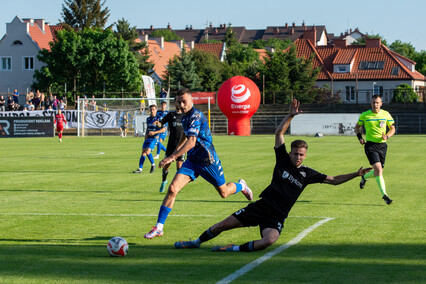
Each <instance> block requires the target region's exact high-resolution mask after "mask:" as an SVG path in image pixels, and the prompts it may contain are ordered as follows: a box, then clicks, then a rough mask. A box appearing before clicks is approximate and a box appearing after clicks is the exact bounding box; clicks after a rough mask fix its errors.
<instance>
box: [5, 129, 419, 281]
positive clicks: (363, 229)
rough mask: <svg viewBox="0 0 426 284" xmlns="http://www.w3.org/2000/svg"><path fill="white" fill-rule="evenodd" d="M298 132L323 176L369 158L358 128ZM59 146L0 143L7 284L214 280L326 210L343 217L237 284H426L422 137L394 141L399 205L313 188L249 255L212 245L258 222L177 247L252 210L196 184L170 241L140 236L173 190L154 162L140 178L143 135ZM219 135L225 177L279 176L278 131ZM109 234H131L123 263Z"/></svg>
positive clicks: (241, 239) (390, 169)
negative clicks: (111, 248) (110, 249)
mask: <svg viewBox="0 0 426 284" xmlns="http://www.w3.org/2000/svg"><path fill="white" fill-rule="evenodd" d="M297 138H301V139H305V140H306V141H307V142H308V144H309V149H308V156H307V159H306V160H305V165H307V166H310V167H312V168H314V169H316V170H318V171H320V172H323V173H325V174H328V175H338V174H343V173H348V172H353V171H356V170H357V169H358V168H359V167H360V166H367V165H368V161H367V158H366V157H365V155H364V152H363V148H362V146H360V145H359V143H358V142H357V140H356V138H355V137H354V136H352V137H336V136H328V137H322V138H313V137H293V136H286V141H287V142H288V144H289V142H291V141H293V140H294V139H297ZM63 140H64V142H63V143H58V140H57V138H34V139H33V138H27V139H1V140H0V148H1V149H2V152H1V155H0V162H1V170H0V176H1V184H0V283H150V282H151V283H152V282H158V283H216V282H218V281H220V280H222V279H224V278H225V277H227V276H228V275H230V274H232V273H234V272H235V271H237V270H239V269H240V268H242V267H244V266H245V265H246V264H248V263H250V262H252V261H254V260H256V259H259V258H261V257H262V256H264V255H265V254H266V253H268V252H272V251H274V250H275V249H277V248H278V247H280V246H282V245H284V244H286V243H287V242H289V241H290V240H291V239H293V238H295V237H296V236H297V235H298V234H299V233H301V232H302V231H303V230H305V229H307V228H309V227H310V226H312V225H314V224H315V223H317V222H318V221H320V220H322V219H324V218H326V217H330V218H334V219H333V220H331V221H329V222H327V223H325V224H323V225H321V226H320V227H318V228H316V229H315V230H313V231H312V232H310V233H309V234H308V235H307V236H306V237H305V238H303V239H302V240H301V241H300V242H299V243H297V244H295V245H293V246H291V247H289V248H288V249H286V250H284V251H282V252H280V253H278V254H277V255H275V256H273V257H271V258H270V259H268V260H266V261H265V262H263V263H262V264H260V265H259V266H257V267H255V268H254V269H253V270H251V271H249V272H247V273H245V274H243V275H241V276H240V277H238V278H236V279H235V280H234V281H233V282H232V283H273V282H275V283H277V282H278V283H300V282H321V283H343V282H344V283H379V282H385V283H390V282H391V283H404V282H405V283H424V282H426V234H425V217H426V212H425V197H426V196H425V193H424V189H425V183H426V178H425V164H426V155H425V153H426V136H425V135H415V136H410V135H396V136H394V137H392V138H391V139H390V140H389V148H388V156H387V161H386V167H385V171H384V177H385V181H386V186H387V191H388V194H389V196H390V197H391V198H392V199H394V201H395V204H394V205H391V206H387V205H386V204H385V202H384V201H383V200H382V199H381V195H380V192H379V190H378V188H377V185H376V183H375V181H374V180H369V181H368V182H367V184H366V187H365V188H364V189H363V190H360V189H359V186H358V185H359V178H357V179H354V180H352V181H350V182H348V183H345V184H343V185H340V186H336V187H335V186H330V185H321V184H315V185H310V186H308V187H307V188H306V189H305V191H304V192H303V193H302V195H301V196H300V198H299V200H298V202H297V203H296V204H295V206H294V207H293V209H292V211H291V212H290V217H289V218H288V219H287V220H286V223H285V228H284V230H283V233H282V234H281V236H280V238H279V239H278V241H277V243H276V244H274V245H273V246H272V247H270V248H268V249H267V250H265V251H260V252H254V253H212V252H211V251H210V249H211V247H212V246H214V245H225V244H229V243H235V244H242V243H245V242H247V241H249V240H253V239H258V238H259V230H258V228H243V229H237V230H233V231H230V232H225V233H223V234H222V235H220V236H219V237H217V238H215V239H213V240H212V241H210V242H207V243H205V244H203V246H202V247H201V248H200V249H194V250H176V249H174V248H173V243H174V242H176V241H179V240H188V239H189V238H192V239H195V238H197V237H198V236H199V235H200V234H201V233H202V232H203V231H204V230H205V229H207V228H208V227H209V226H211V225H213V224H214V223H216V222H218V221H221V220H222V219H223V218H225V217H227V216H228V215H229V214H231V213H233V212H234V211H236V210H238V209H240V208H242V207H244V206H245V205H246V204H247V201H246V199H245V198H244V196H243V195H242V194H237V195H235V196H230V197H228V198H226V199H221V198H220V196H219V195H218V194H217V192H216V191H215V190H214V188H213V187H212V186H211V185H210V184H208V183H207V182H206V181H204V180H203V179H201V178H199V179H198V180H196V181H195V182H193V183H190V184H189V185H188V186H187V187H185V188H184V189H183V190H182V191H181V193H180V194H179V195H178V197H177V201H176V204H175V207H174V209H173V211H172V212H171V214H170V215H169V218H168V220H167V222H166V224H165V233H164V236H163V237H161V238H155V239H153V240H145V239H144V238H143V235H144V234H145V233H146V232H148V231H149V230H150V228H151V226H153V225H154V224H155V221H156V219H157V217H156V216H157V213H158V210H159V207H160V205H161V202H162V199H163V197H164V194H160V193H159V192H158V189H159V186H160V182H161V170H160V169H158V168H157V169H156V170H155V172H154V173H153V174H149V163H148V162H147V163H145V168H144V171H145V173H143V174H142V175H139V174H137V175H136V174H131V171H132V170H135V169H136V168H137V165H138V161H139V156H140V152H141V145H142V139H141V138H134V137H128V138H120V137H104V138H102V137H88V138H77V137H67V136H65V137H64V139H63ZM214 143H215V146H216V150H217V152H218V154H219V157H220V158H221V160H222V166H223V168H224V172H225V177H226V180H227V181H228V182H231V181H237V180H238V179H239V178H244V179H245V180H246V181H247V183H248V184H249V186H250V187H251V188H252V189H253V191H254V194H255V199H257V198H258V197H257V196H258V194H260V192H261V191H262V190H263V189H264V188H265V187H266V186H267V185H268V184H269V182H270V180H271V177H272V169H273V166H274V160H275V157H274V151H273V145H274V137H273V135H266V136H251V137H232V136H215V137H214ZM162 156H163V154H162ZM156 162H157V163H158V160H156ZM175 171H176V170H175V166H174V165H173V167H172V170H171V173H170V175H169V180H171V178H172V177H173V175H174V173H175ZM114 236H121V237H124V238H125V239H127V241H128V242H129V246H130V250H129V254H128V255H127V256H126V257H124V258H112V257H109V256H108V253H107V249H106V244H107V242H108V240H109V239H110V238H111V237H114Z"/></svg>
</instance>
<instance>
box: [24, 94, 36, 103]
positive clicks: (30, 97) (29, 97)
mask: <svg viewBox="0 0 426 284" xmlns="http://www.w3.org/2000/svg"><path fill="white" fill-rule="evenodd" d="M33 98H34V93H33V92H31V91H30V92H29V93H28V94H27V96H26V98H25V101H26V102H27V101H32V100H33Z"/></svg>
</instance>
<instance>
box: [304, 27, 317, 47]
mask: <svg viewBox="0 0 426 284" xmlns="http://www.w3.org/2000/svg"><path fill="white" fill-rule="evenodd" d="M303 38H304V39H307V40H309V41H310V42H311V43H312V44H313V45H314V46H317V29H313V30H305V31H304V32H303Z"/></svg>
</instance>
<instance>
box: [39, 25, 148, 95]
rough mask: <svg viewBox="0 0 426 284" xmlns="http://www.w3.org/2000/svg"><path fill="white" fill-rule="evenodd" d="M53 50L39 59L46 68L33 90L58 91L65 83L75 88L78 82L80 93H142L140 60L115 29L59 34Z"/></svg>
mask: <svg viewBox="0 0 426 284" xmlns="http://www.w3.org/2000/svg"><path fill="white" fill-rule="evenodd" d="M50 47H51V50H50V51H48V50H46V49H43V50H42V51H40V53H39V55H38V56H37V58H38V59H39V60H40V61H41V62H43V63H44V64H45V66H44V67H43V68H41V69H40V70H36V71H35V74H34V78H35V83H34V85H33V88H36V89H40V90H47V89H48V88H49V87H51V90H52V91H53V92H58V91H60V90H62V89H63V85H64V84H65V83H66V84H67V85H68V86H69V89H72V86H74V82H75V83H76V85H77V86H76V87H77V91H80V92H83V90H84V91H86V92H89V93H97V92H101V91H103V89H104V87H105V90H106V91H118V90H121V89H122V88H123V89H124V90H126V91H137V90H139V87H140V80H141V79H140V75H139V72H138V65H137V62H136V59H135V57H134V56H133V54H132V53H131V52H130V51H129V46H128V44H127V43H126V42H125V41H124V40H123V39H122V38H120V39H117V38H116V37H115V36H114V33H113V32H112V31H111V30H106V31H102V30H100V29H93V30H92V29H85V30H83V31H81V32H75V31H73V30H71V31H67V30H63V31H59V32H58V33H57V40H56V41H55V42H52V43H50Z"/></svg>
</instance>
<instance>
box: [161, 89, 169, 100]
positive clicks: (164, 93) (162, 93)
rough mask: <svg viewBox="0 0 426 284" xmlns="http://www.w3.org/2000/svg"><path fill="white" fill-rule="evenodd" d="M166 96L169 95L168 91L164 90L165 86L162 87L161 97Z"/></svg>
mask: <svg viewBox="0 0 426 284" xmlns="http://www.w3.org/2000/svg"><path fill="white" fill-rule="evenodd" d="M165 97H167V92H166V90H164V88H162V89H161V92H160V98H162V99H164V98H165Z"/></svg>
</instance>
